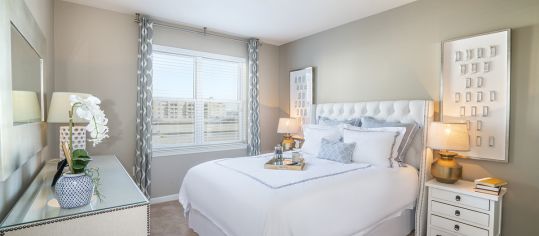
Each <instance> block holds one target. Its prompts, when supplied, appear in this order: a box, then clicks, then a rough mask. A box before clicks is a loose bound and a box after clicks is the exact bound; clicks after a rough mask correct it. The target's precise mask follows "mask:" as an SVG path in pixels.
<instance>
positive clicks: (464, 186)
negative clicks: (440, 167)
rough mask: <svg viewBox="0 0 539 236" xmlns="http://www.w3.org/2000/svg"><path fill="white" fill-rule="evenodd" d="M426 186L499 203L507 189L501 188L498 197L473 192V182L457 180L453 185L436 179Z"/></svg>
mask: <svg viewBox="0 0 539 236" xmlns="http://www.w3.org/2000/svg"><path fill="white" fill-rule="evenodd" d="M426 185H427V186H428V187H431V188H437V189H442V190H447V191H451V192H456V193H462V194H468V195H471V196H475V197H480V198H484V199H488V200H492V201H499V200H500V199H501V198H502V197H503V195H504V194H505V193H506V192H507V188H502V190H501V192H500V195H499V196H496V195H491V194H486V193H478V192H476V191H475V190H474V188H475V184H474V182H471V181H466V180H459V181H457V182H456V183H454V184H444V183H440V182H438V181H436V179H431V180H429V181H428V182H427V183H426Z"/></svg>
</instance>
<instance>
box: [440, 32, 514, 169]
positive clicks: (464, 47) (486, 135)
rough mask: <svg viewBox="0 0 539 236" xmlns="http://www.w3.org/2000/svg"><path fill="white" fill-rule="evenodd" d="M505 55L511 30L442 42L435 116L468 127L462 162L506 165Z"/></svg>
mask: <svg viewBox="0 0 539 236" xmlns="http://www.w3.org/2000/svg"><path fill="white" fill-rule="evenodd" d="M474 51H475V52H476V53H475V55H476V56H475V55H474ZM459 52H466V55H465V56H466V58H465V60H455V55H456V54H458V53H459ZM510 53H511V30H510V29H504V30H499V31H495V32H490V33H484V34H479V35H474V36H470V37H463V38H457V39H451V40H448V41H444V42H442V79H441V89H440V90H441V92H440V117H441V120H442V121H444V122H466V123H468V124H469V133H470V151H467V152H459V153H460V154H461V155H463V156H465V157H467V158H471V159H479V160H490V161H499V162H508V151H509V114H510V102H509V101H510V79H511V73H510V62H511V59H510V55H511V54H510ZM474 67H475V68H474ZM463 68H466V69H463ZM470 78H475V79H473V81H474V83H471V81H470ZM455 94H464V95H465V96H464V99H455ZM468 94H470V95H471V96H470V97H468ZM472 96H473V97H472ZM478 125H479V126H480V127H478Z"/></svg>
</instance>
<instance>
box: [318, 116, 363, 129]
mask: <svg viewBox="0 0 539 236" xmlns="http://www.w3.org/2000/svg"><path fill="white" fill-rule="evenodd" d="M318 124H319V125H325V126H337V125H340V124H347V125H353V126H357V127H359V126H361V118H353V119H348V120H336V119H331V118H328V117H323V116H320V117H318Z"/></svg>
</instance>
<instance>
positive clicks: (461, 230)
mask: <svg viewBox="0 0 539 236" xmlns="http://www.w3.org/2000/svg"><path fill="white" fill-rule="evenodd" d="M430 223H431V224H432V225H433V226H436V227H439V228H442V229H445V230H448V231H450V232H453V233H457V234H459V235H469V236H488V230H484V229H481V228H477V227H474V226H471V225H467V224H463V223H461V222H458V221H454V220H450V219H446V218H443V217H439V216H437V215H431V218H430Z"/></svg>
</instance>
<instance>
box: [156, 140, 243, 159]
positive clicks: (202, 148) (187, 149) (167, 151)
mask: <svg viewBox="0 0 539 236" xmlns="http://www.w3.org/2000/svg"><path fill="white" fill-rule="evenodd" d="M238 149H247V144H245V143H220V144H209V145H197V146H196V145H193V146H183V147H161V148H154V149H153V157H163V156H175V155H183V154H193V153H204V152H217V151H226V150H238Z"/></svg>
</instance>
